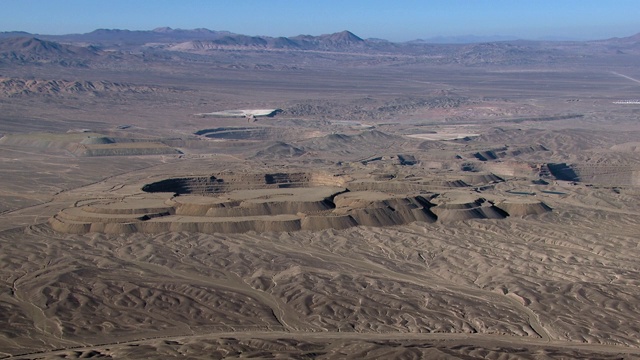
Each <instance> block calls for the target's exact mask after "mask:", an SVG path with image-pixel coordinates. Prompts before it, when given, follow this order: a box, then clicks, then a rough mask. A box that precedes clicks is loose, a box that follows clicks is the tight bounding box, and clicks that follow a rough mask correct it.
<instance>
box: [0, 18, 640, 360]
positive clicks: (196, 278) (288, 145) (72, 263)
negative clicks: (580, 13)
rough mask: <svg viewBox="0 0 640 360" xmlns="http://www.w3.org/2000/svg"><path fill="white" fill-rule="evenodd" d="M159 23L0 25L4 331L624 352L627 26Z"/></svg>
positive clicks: (45, 336)
mask: <svg viewBox="0 0 640 360" xmlns="http://www.w3.org/2000/svg"><path fill="white" fill-rule="evenodd" d="M160 32H162V34H164V35H163V36H165V35H166V34H170V33H171V31H170V30H167V29H163V30H162V31H160V30H158V31H156V34H154V32H147V33H146V34H143V35H144V36H150V39H151V40H153V41H151V40H145V41H140V40H139V38H134V37H132V38H131V39H132V40H131V41H130V42H124V43H118V42H117V41H116V40H113V41H111V42H109V41H110V40H109V39H110V38H109V36H111V35H113V38H114V39H116V38H117V39H122V34H115V35H114V34H110V33H109V31H103V32H102V33H98V34H94V35H100V37H99V39H101V40H100V41H102V42H100V41H98V40H93V38H91V39H89V38H87V39H84V38H65V37H60V38H58V39H56V38H53V37H49V38H48V39H47V40H43V39H36V38H28V37H21V38H15V37H11V36H9V35H11V34H6V33H5V34H3V36H2V37H0V38H1V39H0V134H1V135H2V137H1V138H0V161H1V165H0V171H1V174H2V187H1V188H0V212H1V215H0V321H1V323H0V324H1V325H2V326H0V356H2V357H6V358H17V359H41V358H42V359H58V358H70V359H72V358H89V357H96V358H115V359H129V358H159V359H165V358H173V357H176V358H193V359H200V358H212V359H219V358H250V357H253V358H293V359H298V358H305V359H306V358H318V359H331V358H354V359H360V358H380V359H382V358H407V359H413V358H425V359H426V358H428V359H473V358H478V359H485V358H488V359H521V358H525V359H526V358H529V359H561V358H585V359H594V358H598V359H620V358H624V359H631V358H640V321H639V319H640V265H639V263H638V258H639V257H640V248H639V247H638V240H639V237H638V233H639V231H640V225H639V223H640V206H638V204H639V202H640V121H639V120H640V119H639V117H640V104H639V101H640V69H638V67H637V66H635V64H636V63H637V62H636V61H637V58H638V56H639V54H640V45H639V44H640V42H639V40H638V36H637V35H636V36H635V37H631V38H626V39H612V40H608V41H601V42H593V43H588V42H585V43H540V44H538V43H535V44H534V43H519V42H515V43H490V44H475V45H455V46H454V45H451V46H446V45H441V46H432V47H431V46H429V45H424V46H423V47H421V46H422V45H415V44H414V45H402V46H401V45H394V44H382V45H381V44H380V43H379V42H371V41H368V40H367V41H365V40H362V39H359V38H357V37H355V35H353V34H350V33H347V32H343V33H337V34H331V35H327V36H324V37H322V36H321V37H317V38H315V40H314V41H316V42H314V43H313V44H316V45H317V46H316V47H315V48H312V47H311V45H306V46H307V47H301V48H295V47H294V46H293V45H290V47H277V46H275V45H273V46H272V45H269V44H272V43H270V42H269V41H275V40H273V39H271V40H269V39H267V40H264V43H263V42H260V41H258V40H255V39H253V40H252V41H254V42H250V41H249V40H247V39H244V38H233V39H232V40H233V41H231V40H230V39H231V37H230V39H227V38H221V39H218V40H215V41H211V42H208V43H207V42H205V41H204V40H202V39H200V40H193V41H186V40H185V39H184V38H182V37H184V36H187V37H188V36H190V35H189V34H186V35H185V34H183V33H180V36H182V37H181V38H180V39H178V38H172V39H169V40H167V39H165V40H162V41H160V40H159V38H157V37H153V36H157V34H158V33H160ZM116 35H117V36H116ZM128 35H131V34H128ZM138 35H140V34H138ZM152 35H153V36H152ZM192 35H193V36H196V35H194V34H192ZM140 36H142V35H140ZM166 36H168V35H166ZM176 36H177V35H176ZM198 36H201V35H198ZM212 36H213V35H212ZM105 39H107V40H105ZM163 39H164V38H163ZM238 39H242V41H244V42H240V40H238ZM134 40H135V41H134ZM179 40H180V41H179ZM289 40H290V41H291V42H292V44H294V43H295V44H299V43H300V44H301V43H302V40H299V39H295V38H293V39H289ZM307 40H308V39H307ZM136 41H138V42H140V43H138V42H136ZM163 41H164V42H163ZM280 41H284V40H280ZM305 41H306V40H305ZM308 41H309V43H311V40H308ZM89 43H90V44H93V45H92V46H91V47H87V45H88V44H89ZM256 44H258V45H256ZM260 44H262V45H260ZM265 44H266V45H265ZM278 44H279V43H278ZM318 44H320V45H318ZM383 45H384V46H383ZM241 109H242V110H252V109H279V111H276V113H275V116H273V117H258V118H255V119H253V118H249V119H245V118H244V117H212V116H196V115H194V114H205V113H211V112H221V111H226V110H241Z"/></svg>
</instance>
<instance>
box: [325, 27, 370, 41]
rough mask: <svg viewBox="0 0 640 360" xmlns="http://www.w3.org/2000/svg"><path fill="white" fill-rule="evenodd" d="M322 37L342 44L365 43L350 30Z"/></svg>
mask: <svg viewBox="0 0 640 360" xmlns="http://www.w3.org/2000/svg"><path fill="white" fill-rule="evenodd" d="M321 37H325V39H328V40H331V41H334V42H340V43H363V42H364V40H363V39H362V38H361V37H359V36H357V35H355V34H354V33H352V32H351V31H348V30H344V31H340V32H337V33H333V34H329V35H324V36H321Z"/></svg>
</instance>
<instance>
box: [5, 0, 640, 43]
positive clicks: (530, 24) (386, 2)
mask: <svg viewBox="0 0 640 360" xmlns="http://www.w3.org/2000/svg"><path fill="white" fill-rule="evenodd" d="M161 26H169V27H172V28H182V29H193V28H199V27H204V28H208V29H211V30H228V31H232V32H236V33H242V34H247V35H269V36H295V35H299V34H309V35H320V34H327V33H333V32H337V31H342V30H350V31H352V32H354V33H355V34H356V35H358V36H360V37H364V38H371V37H375V38H382V39H387V40H391V41H408V40H414V39H418V38H429V37H434V36H461V35H478V36H490V35H508V36H517V37H520V38H524V39H537V38H544V37H552V36H553V37H562V38H573V39H602V38H609V37H615V36H617V37H622V36H630V35H633V34H636V33H639V32H640V0H510V1H507V0H464V1H463V0H396V1H390V0H182V1H178V0H171V1H170V0H100V1H98V0H0V31H12V30H21V31H27V32H31V33H39V34H69V33H84V32H90V31H93V30H95V29H98V28H107V29H129V30H150V29H154V28H156V27H161Z"/></svg>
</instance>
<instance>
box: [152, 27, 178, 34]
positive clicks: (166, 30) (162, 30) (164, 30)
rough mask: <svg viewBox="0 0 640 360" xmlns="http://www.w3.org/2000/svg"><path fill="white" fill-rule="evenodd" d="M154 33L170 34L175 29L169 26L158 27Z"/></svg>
mask: <svg viewBox="0 0 640 360" xmlns="http://www.w3.org/2000/svg"><path fill="white" fill-rule="evenodd" d="M152 31H153V32H155V33H170V32H173V29H172V28H170V27H168V26H163V27H157V28H155V29H153V30H152Z"/></svg>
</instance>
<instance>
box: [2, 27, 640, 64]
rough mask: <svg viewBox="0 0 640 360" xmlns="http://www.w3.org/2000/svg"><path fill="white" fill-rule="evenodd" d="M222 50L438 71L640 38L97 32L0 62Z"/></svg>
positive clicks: (37, 43) (550, 56) (17, 50)
mask: <svg viewBox="0 0 640 360" xmlns="http://www.w3.org/2000/svg"><path fill="white" fill-rule="evenodd" d="M477 39H478V40H481V39H482V38H477ZM440 40H444V39H440ZM454 40H455V39H454ZM440 42H441V41H440ZM452 42H461V40H460V39H458V41H452ZM219 50H233V51H242V50H253V51H303V52H309V51H311V52H337V53H350V54H353V53H359V54H385V55H410V56H414V57H415V56H421V57H423V58H430V59H435V60H432V61H434V62H437V63H439V64H442V63H457V64H463V65H476V64H511V65H513V64H523V63H539V62H541V61H547V62H548V61H554V60H555V59H563V58H579V57H585V56H586V57H594V56H595V57H603V56H611V55H616V56H622V55H632V56H636V55H640V34H636V35H633V36H630V37H626V38H613V39H607V40H597V41H524V40H505V41H491V42H477V43H471V44H468V43H465V44H462V43H457V44H442V43H433V42H430V41H429V40H416V41H411V42H405V43H394V42H390V41H386V40H381V39H363V38H361V37H359V36H357V35H355V34H353V33H352V32H350V31H346V30H345V31H341V32H337V33H333V34H325V35H319V36H312V35H298V36H294V37H269V36H248V35H242V34H235V33H231V32H228V31H214V30H209V29H193V30H183V29H172V28H168V27H163V28H157V29H154V30H148V31H141V30H135V31H132V30H118V29H98V30H95V31H92V32H89V33H85V34H67V35H41V34H30V33H25V32H2V33H0V63H11V64H15V63H18V64H27V63H42V64H44V63H55V64H59V65H64V66H90V64H91V63H95V62H96V61H103V60H105V59H108V58H113V57H114V56H115V57H116V58H118V56H132V55H133V56H141V55H145V54H146V55H147V57H146V58H145V60H146V61H149V59H151V58H152V57H156V58H158V57H160V58H161V57H163V56H169V57H171V56H174V55H171V54H189V53H191V54H200V55H203V54H204V55H210V54H212V52H215V51H219ZM159 54H165V55H159Z"/></svg>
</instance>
